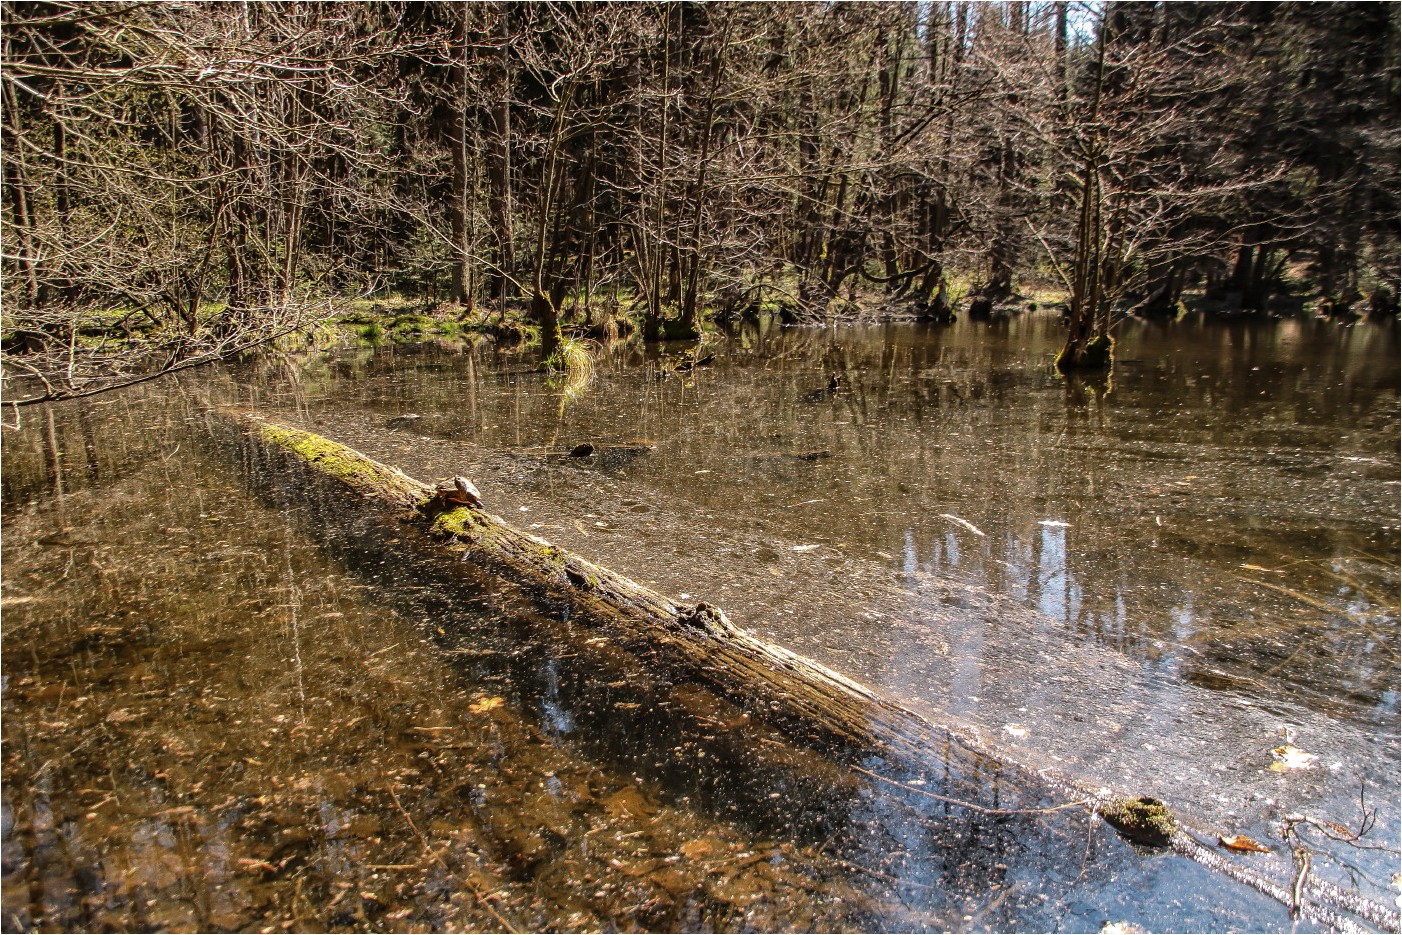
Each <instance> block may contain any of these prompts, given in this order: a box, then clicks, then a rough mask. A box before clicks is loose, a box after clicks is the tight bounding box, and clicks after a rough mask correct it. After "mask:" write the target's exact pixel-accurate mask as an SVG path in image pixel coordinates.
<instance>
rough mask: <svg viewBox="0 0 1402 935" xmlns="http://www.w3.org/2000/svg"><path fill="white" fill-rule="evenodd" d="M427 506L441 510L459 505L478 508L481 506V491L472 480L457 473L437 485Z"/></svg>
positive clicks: (455, 507)
mask: <svg viewBox="0 0 1402 935" xmlns="http://www.w3.org/2000/svg"><path fill="white" fill-rule="evenodd" d="M428 506H429V507H430V508H437V509H441V510H454V509H457V508H458V507H460V506H470V507H474V508H477V509H480V508H481V507H482V491H480V490H478V489H477V485H476V484H474V483H473V482H472V481H470V480H468V479H467V478H466V477H463V476H462V475H461V474H458V475H455V476H454V477H453V478H452V479H451V480H446V481H443V482H441V483H440V484H439V485H438V488H437V489H436V490H435V491H434V492H433V499H432V500H430V501H429V503H428Z"/></svg>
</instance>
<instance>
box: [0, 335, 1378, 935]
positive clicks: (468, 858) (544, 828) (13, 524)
mask: <svg viewBox="0 0 1402 935" xmlns="http://www.w3.org/2000/svg"><path fill="white" fill-rule="evenodd" d="M1058 327H1059V326H1058V324H1057V322H1056V321H1055V320H1054V319H1051V318H1044V317H1038V316H1030V317H1027V318H1024V319H1020V320H1014V321H1012V322H1004V323H1001V324H996V325H976V324H972V323H969V324H960V325H957V326H954V327H952V328H931V327H921V326H913V325H889V326H873V327H866V328H855V327H854V328H842V329H834V330H818V329H750V330H743V331H740V332H737V333H736V334H734V335H731V336H729V337H727V338H725V339H723V340H712V341H711V342H709V343H708V344H707V346H706V347H705V348H704V349H703V351H702V354H703V355H714V362H713V363H712V364H711V365H710V366H707V367H702V368H692V369H686V368H685V366H684V365H685V362H686V361H687V360H688V359H689V358H690V356H691V355H690V353H689V352H690V351H691V350H692V348H682V347H674V348H670V349H669V350H670V351H671V354H670V355H666V356H659V355H658V354H656V353H655V352H653V353H644V352H643V351H642V350H641V349H638V348H626V347H625V348H617V349H613V350H610V351H607V352H602V353H600V354H599V356H598V361H597V364H596V370H595V372H594V374H593V376H592V379H590V380H588V381H587V382H586V381H583V380H575V381H572V382H571V381H568V380H564V379H549V378H546V377H545V376H543V375H541V374H538V373H535V372H533V371H532V370H531V369H530V367H529V363H528V361H527V360H526V359H524V358H520V357H517V356H515V355H513V354H510V353H493V352H490V351H488V350H486V349H481V348H479V349H477V350H470V349H469V348H467V347H466V346H464V345H460V344H429V345H417V346H398V345H385V346H382V347H377V348H358V349H351V350H344V351H337V352H332V353H329V354H323V353H320V352H311V351H309V352H308V353H305V354H300V355H284V356H280V357H271V356H269V357H264V358H260V359H259V360H258V361H254V362H251V363H249V364H246V365H243V366H240V367H236V368H231V369H229V370H227V371H220V372H214V373H207V374H201V375H199V376H198V377H195V378H190V377H186V378H182V379H179V380H174V379H172V380H168V381H164V382H161V383H158V384H155V385H153V386H152V387H149V388H145V389H134V390H132V391H129V392H126V393H122V394H118V395H114V396H111V397H106V398H104V397H98V398H97V399H96V400H93V401H92V402H91V403H90V404H88V405H86V406H80V405H77V404H69V405H64V406H56V407H53V408H52V409H50V410H48V411H45V412H26V413H25V414H24V424H23V427H22V428H21V429H20V430H18V431H7V432H6V433H5V437H4V445H5V449H4V454H5V462H6V463H5V473H4V504H5V529H4V533H5V535H4V559H5V564H4V594H5V597H4V600H5V623H6V627H5V635H6V640H5V645H4V657H3V658H4V714H5V725H4V731H5V753H4V757H5V799H4V821H5V827H4V872H5V878H4V879H5V885H4V910H5V919H6V928H7V929H16V930H18V929H44V930H65V929H75V928H81V929H85V930H89V929H98V928H118V929H128V928H187V929H188V928H199V929H208V930H226V929H246V928H251V929H263V928H266V929H270V930H279V929H280V930H287V929H297V930H323V929H337V930H340V929H375V930H391V929H393V930H433V929H459V930H460V929H492V930H497V929H519V930H538V929H544V928H551V929H569V930H592V929H600V928H620V929H653V930H655V929H666V930H676V929H727V930H730V929H761V930H775V929H791V930H854V929H893V930H917V929H918V930H932V929H933V930H958V929H971V930H987V929H998V930H1048V931H1051V930H1057V931H1084V930H1091V931H1094V930H1096V929H1098V928H1099V927H1100V925H1101V924H1102V923H1104V922H1107V921H1119V920H1129V921H1134V922H1137V923H1139V924H1141V925H1143V926H1145V927H1146V928H1150V929H1157V930H1168V929H1173V930H1190V929H1210V930H1221V929H1233V928H1234V929H1242V928H1245V929H1284V928H1288V927H1289V926H1290V925H1291V924H1292V923H1291V922H1290V921H1289V919H1288V918H1287V916H1286V913H1285V911H1284V909H1283V908H1281V907H1280V906H1277V905H1275V904H1273V903H1270V902H1269V901H1267V900H1265V899H1264V898H1262V897H1259V896H1258V895H1256V894H1254V893H1253V892H1251V891H1250V890H1246V889H1244V888H1242V887H1239V886H1237V885H1235V884H1232V883H1230V882H1228V881H1226V880H1225V879H1224V878H1221V877H1219V876H1215V875H1213V874H1210V873H1208V872H1207V871H1205V870H1203V869H1202V868H1200V867H1197V866H1196V865H1194V864H1191V863H1189V862H1187V861H1185V860H1183V859H1182V858H1179V857H1176V856H1172V855H1163V854H1158V855H1147V854H1140V853H1139V852H1137V851H1135V850H1134V849H1133V848H1131V847H1130V846H1129V845H1127V844H1125V843H1123V842H1121V841H1120V840H1119V839H1118V838H1117V837H1115V835H1114V834H1113V833H1112V832H1110V831H1109V830H1108V829H1106V828H1105V827H1104V826H1103V825H1102V824H1099V823H1089V822H1088V821H1087V817H1086V815H1085V813H1084V811H1082V810H1066V811H1059V812H1050V813H1047V812H1034V811H1027V810H1033V809H1040V808H1044V807H1046V806H1048V805H1054V804H1057V803H1055V802H1052V801H1050V800H1048V799H1046V797H1045V794H1044V793H1040V792H1038V791H1036V790H1032V789H1028V788H1025V787H1024V786H1023V785H1020V784H1019V783H1018V782H1017V781H1016V779H1015V778H1014V777H1013V776H1011V775H1005V774H1004V772H1003V771H1002V770H1001V769H1000V768H999V767H997V766H995V765H994V764H993V763H991V762H990V761H988V760H986V759H984V758H983V757H981V756H979V755H977V754H974V753H972V752H970V751H967V750H963V749H949V750H944V751H931V757H930V760H931V768H930V771H929V774H928V775H922V776H920V777H901V778H903V779H904V780H907V781H906V783H905V785H904V786H894V785H891V784H889V783H882V782H879V781H873V780H868V779H866V778H864V777H860V776H856V775H855V774H848V773H843V772H842V771H840V770H838V771H836V772H834V770H833V768H832V767H830V766H825V765H824V764H823V763H822V762H821V760H820V759H819V758H815V757H813V756H812V754H811V752H809V751H804V750H802V749H800V748H793V747H790V746H789V745H788V744H787V743H786V742H785V741H783V739H782V738H778V737H775V736H771V735H769V734H767V733H766V732H765V730H764V729H763V726H762V725H749V724H747V723H746V724H742V723H740V721H738V720H736V719H735V712H728V711H726V710H724V709H723V708H722V707H717V706H716V705H715V704H714V702H713V700H708V699H707V698H704V697H700V696H698V695H697V694H696V693H694V692H689V690H688V688H687V686H685V685H673V684H666V683H665V682H664V681H662V680H658V679H657V678H655V677H654V676H652V675H650V674H649V672H648V670H647V667H646V665H645V664H644V663H640V662H639V661H637V660H633V659H629V658H623V657H622V654H621V653H611V652H610V650H609V648H608V647H607V646H606V645H603V646H600V645H597V644H598V642H599V639H598V637H597V636H596V635H593V634H590V633H588V632H576V631H575V630H573V629H572V628H571V627H572V625H571V624H570V622H569V621H567V620H563V619H560V616H559V615H558V614H556V613H552V611H551V610H550V608H541V607H535V606H533V605H531V604H530V603H529V602H528V601H526V600H524V599H523V598H522V597H521V596H519V595H517V594H515V593H513V592H512V591H511V590H510V589H507V588H504V587H503V586H502V585H500V584H496V583H493V582H490V581H485V580H484V581H480V582H477V584H476V585H475V586H474V587H470V588H466V589H464V588H463V587H462V586H452V587H450V586H447V585H445V584H444V583H443V582H442V581H440V580H439V579H438V578H436V577H435V575H434V573H433V570H432V569H431V568H423V567H418V566H416V563H415V561H414V560H413V559H412V558H409V557H404V558H396V557H395V548H394V546H395V541H394V533H393V531H390V532H388V533H386V532H384V531H383V530H369V529H365V528H358V527H356V526H354V524H348V523H345V522H342V521H340V520H339V518H338V514H337V511H336V508H335V505H334V504H311V505H308V504H304V503H299V502H298V500H297V497H296V496H295V493H296V492H295V491H290V490H288V489H287V485H286V484H285V483H283V482H281V481H280V479H278V478H275V477H266V476H258V475H257V474H256V472H253V476H250V471H252V468H251V467H250V466H248V465H241V464H240V463H239V462H238V461H237V459H231V458H230V457H229V453H228V452H227V451H226V450H223V449H221V447H220V446H219V445H218V444H216V443H215V442H213V441H212V440H211V438H210V435H209V432H208V430H207V425H206V417H205V413H206V411H207V409H208V407H209V405H210V404H211V403H217V402H228V401H237V402H241V403H248V404H254V405H256V406H258V407H259V408H261V409H263V410H265V411H268V412H270V413H280V414H281V415H283V416H284V417H290V418H292V419H294V420H299V421H302V422H304V423H306V424H308V425H310V426H313V427H315V428H316V429H317V430H318V431H321V432H324V433H325V434H327V435H329V436H331V437H333V438H336V439H337V440H339V441H343V442H346V443H347V444H350V445H352V446H354V447H357V448H359V449H361V450H363V451H365V452H367V453H368V454H371V455H372V456H374V457H377V458H379V459H381V460H383V461H387V462H389V463H392V464H395V465H397V466H399V467H401V468H403V469H404V470H405V471H407V472H408V473H410V474H411V475H416V476H419V477H422V478H425V479H430V478H433V477H439V476H444V475H448V474H452V473H459V472H460V473H467V474H470V475H471V476H472V477H473V478H474V480H475V481H476V483H477V484H478V486H479V487H481V488H482V490H483V493H484V495H485V497H486V499H487V506H488V509H490V510H491V511H493V512H495V513H498V514H500V515H502V516H505V517H507V518H508V520H509V521H512V522H515V523H516V524H517V525H519V526H521V527H524V528H529V529H531V530H532V531H534V532H536V533H537V534H539V535H542V536H544V537H545V538H547V539H551V540H552V541H556V542H558V543H559V544H561V545H564V546H566V547H568V548H571V549H573V550H575V551H578V552H581V553H583V554H585V555H588V556H590V557H591V558H594V559H595V560H597V561H599V562H601V563H602V564H605V565H609V566H611V567H613V568H615V569H616V570H618V571H621V572H623V573H624V574H628V575H630V576H632V577H635V578H637V579H639V580H641V581H644V582H646V583H649V584H652V585H653V586H655V587H657V588H659V589H660V590H663V591H665V592H668V593H670V594H673V595H678V596H680V595H688V596H690V597H692V598H698V599H705V600H708V601H712V602H714V603H717V604H719V605H721V606H723V607H724V608H725V609H726V610H727V611H728V612H729V613H730V615H731V617H732V618H733V619H734V620H736V622H738V623H740V624H741V625H743V626H746V627H749V628H751V629H754V630H756V631H758V632H760V633H762V634H764V635H766V636H769V637H771V638H773V639H775V640H777V641H779V642H782V643H784V644H786V645H789V646H791V647H792V648H794V649H796V650H798V651H800V652H802V653H804V654H806V655H809V656H811V657H813V658H816V659H819V660H820V661H823V662H825V663H827V664H828V665H830V666H832V667H834V668H837V669H839V670H841V671H844V672H846V673H848V674H850V675H852V676H854V677H856V678H858V679H860V680H862V681H864V682H866V683H867V684H869V685H872V686H873V687H875V688H877V689H879V690H880V691H882V692H883V693H885V694H886V695H888V696H889V697H891V698H893V699H895V700H897V701H899V702H900V703H902V704H904V705H906V706H908V707H911V708H913V709H915V710H917V711H919V712H921V713H923V714H925V715H926V716H927V717H929V718H930V719H931V720H934V721H936V722H938V723H947V724H951V725H956V726H959V727H961V728H964V729H966V730H969V731H972V732H974V734H975V735H976V736H977V737H979V738H980V747H981V749H983V750H985V751H989V752H994V753H996V754H997V755H998V756H1000V757H1001V758H1003V759H1005V760H1008V761H1012V762H1016V763H1020V764H1023V765H1025V766H1029V767H1032V768H1034V769H1038V768H1049V769H1052V770H1055V771H1057V772H1059V773H1061V774H1064V775H1067V776H1069V777H1073V778H1076V779H1078V780H1081V781H1087V782H1090V783H1092V784H1100V785H1104V786H1106V787H1109V788H1113V789H1116V790H1122V791H1128V792H1133V793H1135V794H1139V793H1145V794H1153V795H1157V796H1159V797H1161V798H1164V799H1166V800H1168V801H1170V802H1171V803H1173V804H1174V806H1175V807H1176V808H1179V809H1180V810H1181V811H1182V812H1183V813H1184V814H1185V816H1189V817H1191V818H1192V819H1193V820H1194V821H1195V822H1196V823H1197V824H1198V825H1199V827H1203V828H1211V829H1214V830H1220V831H1222V832H1223V833H1245V834H1250V835H1252V836H1253V837H1257V838H1260V839H1261V840H1263V841H1266V842H1268V843H1271V844H1273V845H1274V846H1275V847H1276V848H1277V853H1275V854H1272V855H1265V856H1262V857H1260V858H1253V859H1255V860H1258V861H1260V862H1261V863H1262V866H1267V867H1275V868H1276V869H1280V870H1284V871H1286V872H1288V867H1289V856H1288V852H1286V853H1284V854H1282V852H1281V842H1280V841H1279V839H1278V837H1273V836H1278V831H1279V824H1280V821H1281V819H1282V817H1283V816H1284V815H1286V814H1289V813H1303V814H1308V815H1310V816H1311V817H1316V818H1319V819H1321V820H1329V821H1335V822H1339V823H1341V824H1344V825H1348V826H1350V827H1354V826H1356V825H1357V824H1358V822H1359V821H1360V820H1361V819H1362V817H1363V811H1364V810H1368V811H1373V810H1375V811H1376V814H1377V816H1378V819H1379V820H1378V822H1377V825H1376V827H1375V828H1374V829H1373V830H1372V831H1371V832H1370V834H1369V836H1368V838H1367V841H1366V843H1369V844H1372V845H1376V846H1390V847H1396V844H1397V836H1398V822H1397V809H1398V805H1397V801H1398V800H1397V778H1396V777H1397V770H1398V731H1397V712H1398V685H1397V681H1398V632H1397V631H1398V624H1397V600H1398V596H1397V592H1398V582H1397V568H1396V554H1397V551H1398V527H1397V495H1398V485H1397V481H1398V464H1397V450H1398V416H1397V398H1398V367H1397V357H1398V343H1397V330H1396V328H1395V327H1387V328H1383V327H1372V326H1359V327H1356V328H1338V327H1336V326H1333V325H1325V324H1321V323H1316V322H1306V321H1284V322H1272V323H1263V324H1200V323H1180V324H1177V325H1173V326H1167V327H1156V326H1150V325H1137V324H1132V325H1130V326H1129V327H1128V328H1127V330H1126V331H1125V332H1124V333H1123V334H1122V336H1121V339H1120V346H1119V351H1120V355H1121V362H1120V364H1119V366H1118V367H1117V370H1116V372H1115V374H1114V377H1113V380H1112V381H1108V382H1100V383H1094V382H1092V383H1086V382H1073V383H1070V384H1068V383H1066V382H1065V381H1063V380H1061V379H1060V378H1058V377H1056V376H1055V375H1054V373H1053V372H1052V371H1051V370H1050V367H1049V360H1050V356H1051V354H1052V353H1053V352H1054V350H1055V346H1056V341H1057V336H1058ZM679 363H680V364H683V369H681V370H678V369H677V365H678V364H679ZM834 375H836V377H837V380H836V388H835V389H833V388H832V379H831V378H832V377H833V376H834ZM583 444H588V445H590V446H592V449H593V450H592V452H591V453H589V454H582V453H581V454H579V455H578V456H571V454H570V452H571V451H572V450H574V449H576V447H577V446H580V445H583ZM717 725H724V729H721V728H720V727H718V726H717ZM1287 733H1288V738H1287ZM1287 739H1288V740H1289V742H1290V743H1291V744H1293V745H1295V746H1297V747H1299V748H1300V749H1302V750H1304V751H1307V752H1308V753H1310V754H1313V755H1314V756H1315V757H1317V759H1316V760H1314V761H1313V762H1312V763H1311V764H1310V766H1309V768H1306V769H1286V770H1278V769H1274V768H1272V767H1273V766H1276V765H1278V764H1277V761H1276V760H1275V759H1273V757H1272V754H1271V750H1272V749H1273V748H1276V747H1279V746H1281V745H1282V744H1285V743H1286V742H1287ZM1280 765H1283V764H1280ZM794 776H799V777H806V778H802V779H800V780H797V781H795V780H792V779H791V777H794ZM930 793H933V794H934V796H942V798H938V797H932V796H931V795H930ZM951 798H954V799H957V800H958V801H959V802H962V803H965V804H964V805H958V804H951V803H950V802H949V801H948V800H949V799H951ZM973 806H978V807H973ZM981 808H982V809H988V808H995V809H999V810H1000V811H997V812H988V811H982V810H980V809H981ZM1314 843H1316V844H1317V845H1318V846H1319V854H1320V856H1319V859H1317V860H1316V864H1317V867H1316V872H1317V873H1319V874H1320V875H1322V876H1324V877H1326V878H1333V879H1336V880H1337V881H1339V882H1341V883H1348V884H1350V885H1357V886H1359V887H1360V888H1362V889H1363V890H1365V891H1367V892H1371V893H1373V894H1374V895H1375V896H1376V897H1377V898H1379V899H1385V900H1388V901H1390V896H1388V895H1387V894H1386V892H1385V891H1386V890H1387V888H1388V886H1389V883H1388V875H1389V873H1390V872H1391V870H1392V869H1395V867H1393V866H1392V864H1394V863H1395V857H1393V856H1389V855H1388V854H1386V853H1385V852H1380V851H1362V850H1359V849H1357V848H1353V847H1347V846H1342V845H1337V844H1331V843H1330V842H1325V841H1319V842H1314ZM1330 852H1332V853H1334V855H1335V856H1334V857H1333V858H1329V857H1328V854H1329V853H1330Z"/></svg>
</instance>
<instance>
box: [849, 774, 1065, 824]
mask: <svg viewBox="0 0 1402 935" xmlns="http://www.w3.org/2000/svg"><path fill="white" fill-rule="evenodd" d="M852 769H854V770H856V771H857V772H859V773H861V774H862V775H864V776H870V777H871V778H872V779H879V780H881V781H882V782H885V783H890V784H891V785H893V786H897V787H899V788H901V789H904V790H906V791H907V792H914V793H915V794H916V795H923V796H925V797H926V798H929V799H936V800H938V801H940V802H948V803H950V804H951V805H958V806H960V807H962V808H967V809H971V810H973V811H975V812H982V813H983V814H985V815H1045V814H1047V813H1049V812H1060V811H1065V810H1066V809H1068V808H1085V807H1086V806H1087V805H1089V804H1090V803H1089V802H1087V801H1080V802H1066V803H1064V804H1062V805H1053V806H1051V807H1049V808H988V807H987V806H985V805H975V804H974V803H973V802H965V801H964V800H962V799H953V798H950V797H949V796H945V795H936V794H935V793H933V792H926V791H925V790H924V789H917V788H916V787H915V786H908V785H906V784H905V783H903V782H897V781H896V780H894V779H887V778H886V777H885V776H881V775H878V774H876V773H873V772H871V771H870V770H865V769H862V768H861V767H860V766H853V767H852Z"/></svg>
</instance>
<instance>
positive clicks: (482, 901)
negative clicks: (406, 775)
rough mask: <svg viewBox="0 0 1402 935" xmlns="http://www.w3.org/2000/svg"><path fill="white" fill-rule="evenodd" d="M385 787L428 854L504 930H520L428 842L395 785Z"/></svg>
mask: <svg viewBox="0 0 1402 935" xmlns="http://www.w3.org/2000/svg"><path fill="white" fill-rule="evenodd" d="M385 789H386V791H388V792H389V797H390V798H391V799H393V800H394V807H395V808H397V809H398V810H399V814H401V815H403V816H404V821H405V822H407V823H408V825H409V830H410V831H412V832H414V836H415V837H417V838H418V839H419V841H420V843H422V844H423V846H424V852H425V853H426V854H428V856H430V857H432V858H433V859H434V860H436V861H438V863H439V865H440V866H442V867H443V869H444V870H446V871H447V872H448V874H449V876H451V877H453V878H454V879H456V880H457V881H458V882H459V883H461V884H462V885H463V886H466V887H467V888H468V889H469V890H471V891H472V895H473V896H474V897H476V899H477V904H478V905H479V906H481V907H482V908H483V909H485V910H487V911H488V912H489V913H491V915H492V918H493V919H496V920H497V922H498V923H500V924H501V927H502V929H503V930H505V931H507V932H519V931H520V929H518V928H516V927H515V926H513V925H512V924H511V923H510V922H508V921H506V917H505V916H503V915H502V914H501V913H500V912H498V911H497V909H496V907H495V906H493V905H492V904H491V903H489V902H488V901H487V897H486V896H484V895H483V893H482V891H481V890H480V889H478V888H477V885H476V884H475V883H473V882H472V881H471V880H469V879H467V878H466V877H464V876H462V875H461V874H459V873H457V872H455V871H454V870H453V868H452V867H450V866H448V862H447V861H446V860H444V859H443V855H442V854H440V853H439V852H437V851H435V850H434V849H433V846H432V845H431V844H429V843H428V838H426V837H424V833H423V832H422V831H420V830H419V826H418V825H416V824H414V819H413V818H411V817H410V815H409V813H408V812H406V811H405V810H404V806H403V805H401V804H399V796H398V795H397V794H396V793H395V791H394V786H393V785H386V786H385Z"/></svg>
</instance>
